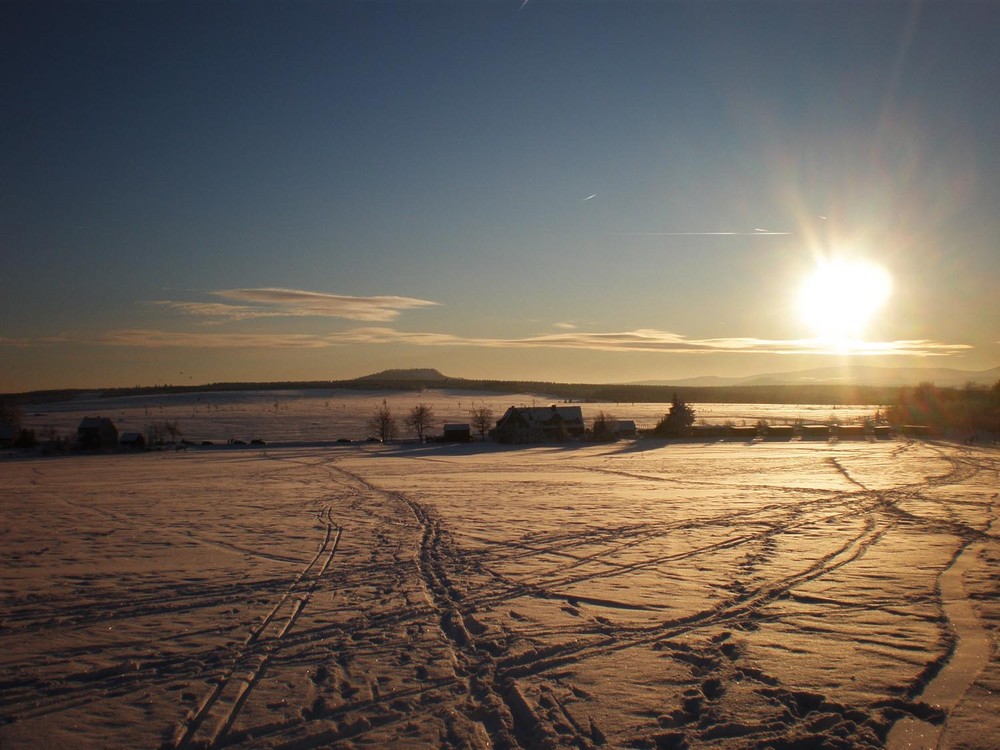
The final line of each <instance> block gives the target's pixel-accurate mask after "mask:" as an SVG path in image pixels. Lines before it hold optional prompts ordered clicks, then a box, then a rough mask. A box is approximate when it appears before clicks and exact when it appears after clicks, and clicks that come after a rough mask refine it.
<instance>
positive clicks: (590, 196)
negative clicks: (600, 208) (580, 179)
mask: <svg viewBox="0 0 1000 750" xmlns="http://www.w3.org/2000/svg"><path fill="white" fill-rule="evenodd" d="M596 197H597V193H594V194H593V195H588V196H587V197H586V198H584V199H583V200H582V201H580V203H586V202H587V201H589V200H590V199H591V198H596Z"/></svg>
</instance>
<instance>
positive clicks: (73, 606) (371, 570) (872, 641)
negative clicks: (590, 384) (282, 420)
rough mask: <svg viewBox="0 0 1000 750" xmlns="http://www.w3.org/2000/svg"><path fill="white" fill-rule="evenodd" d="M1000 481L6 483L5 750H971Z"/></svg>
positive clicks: (252, 466) (575, 450)
mask: <svg viewBox="0 0 1000 750" xmlns="http://www.w3.org/2000/svg"><path fill="white" fill-rule="evenodd" d="M331 408H333V407H332V406H331ZM278 414H279V415H280V409H279V410H278ZM998 471H1000V454H998V453H997V451H996V450H995V449H987V448H965V447H960V446H956V445H950V444H944V443H921V442H904V441H887V442H879V443H841V444H836V443H818V444H812V443H811V444H805V443H795V442H792V443H759V444H753V445H746V444H731V443H730V444H727V443H719V444H714V445H704V444H697V445H696V444H670V443H664V442H662V441H652V440H650V441H635V442H621V443H615V444H610V445H595V444H575V445H566V446H534V447H524V448H506V447H498V446H494V445H488V444H471V445H466V446H460V447H455V446H419V445H399V446H394V445H365V446H361V445H350V446H335V447H306V446H300V447H281V448H274V447H273V446H269V447H267V448H263V449H261V448H254V449H251V448H245V449H242V450H197V449H191V450H189V451H187V452H162V453H145V454H134V455H93V456H68V457H57V458H35V459H7V458H2V459H0V747H2V748H4V750H8V749H9V750H15V749H18V748H31V749H32V750H39V749H40V748H67V747H73V748H106V747H111V748H136V747H228V746H239V747H248V748H263V747H279V748H296V749H304V748H321V747H332V746H335V747H448V748H458V747H490V746H495V747H511V748H517V747H524V748H527V747H582V748H587V747H600V746H604V747H637V748H658V747H667V748H671V747H674V748H683V747H690V748H708V747H712V748H749V747H762V748H763V747H773V748H811V747H834V748H850V747H881V746H883V745H886V744H887V743H888V745H889V746H891V747H897V748H902V747H907V746H910V744H909V743H911V742H915V743H916V744H913V745H912V746H914V747H920V746H925V747H934V746H936V745H937V743H938V742H939V741H940V742H941V743H942V745H941V746H951V747H981V748H995V747H997V744H998V739H1000V693H998V690H1000V661H998V655H997V633H998V630H1000V600H998V593H1000V586H998V581H997V563H998V561H1000V543H998V539H997V528H996V527H995V519H996V514H997V490H998V484H1000V482H998ZM894 725H895V728H894ZM921 743H922V744H921Z"/></svg>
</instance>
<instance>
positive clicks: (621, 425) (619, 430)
mask: <svg viewBox="0 0 1000 750" xmlns="http://www.w3.org/2000/svg"><path fill="white" fill-rule="evenodd" d="M611 429H612V431H613V434H614V436H615V437H616V438H619V439H629V438H634V437H636V435H638V434H639V428H638V427H636V424H635V420H632V419H616V420H615V421H614V422H613V423H612V425H611Z"/></svg>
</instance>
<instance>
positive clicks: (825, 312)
mask: <svg viewBox="0 0 1000 750" xmlns="http://www.w3.org/2000/svg"><path fill="white" fill-rule="evenodd" d="M891 292H892V278H891V277H890V276H889V273H888V271H886V270H885V269H884V268H882V267H881V266H877V265H875V264H874V263H870V262H868V261H863V260H847V259H832V260H826V261H822V262H821V263H820V264H819V265H818V266H817V267H816V269H815V270H814V271H813V273H812V274H811V275H810V276H808V277H807V278H806V279H805V281H804V282H803V283H802V286H801V288H800V289H799V298H798V303H799V304H798V306H799V315H800V317H801V319H802V322H803V323H805V324H806V326H808V327H809V328H810V329H811V330H812V332H813V334H814V335H815V336H816V337H817V338H819V339H821V340H823V341H825V342H826V343H829V344H832V345H835V346H837V347H839V348H847V347H849V345H850V344H851V342H860V341H862V340H864V336H865V331H866V329H867V328H868V325H869V323H870V322H871V321H872V320H873V319H874V318H875V316H876V315H877V314H878V312H879V311H880V310H881V309H882V307H883V306H884V305H885V303H886V302H887V301H888V299H889V295H890V294H891Z"/></svg>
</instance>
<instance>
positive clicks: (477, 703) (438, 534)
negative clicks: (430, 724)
mask: <svg viewBox="0 0 1000 750" xmlns="http://www.w3.org/2000/svg"><path fill="white" fill-rule="evenodd" d="M334 468H335V470H336V471H338V472H340V473H342V474H344V475H345V476H347V477H349V478H350V479H352V480H354V481H356V482H358V483H360V484H361V485H363V486H364V487H365V488H366V489H368V490H369V491H370V492H372V493H376V494H378V495H380V496H382V497H386V498H389V499H391V500H393V501H395V502H397V503H400V504H402V505H403V506H404V507H406V508H408V509H409V510H410V512H411V513H412V514H413V517H414V519H415V520H416V522H417V524H418V527H419V530H420V548H419V550H418V552H417V557H416V564H417V571H418V573H419V575H420V578H421V580H422V581H423V585H424V588H425V590H426V592H427V599H428V603H429V604H430V606H431V607H432V610H433V611H434V612H435V616H436V618H437V621H438V625H439V628H440V632H441V635H442V638H443V639H444V640H445V641H446V642H447V644H448V650H449V653H450V654H451V658H452V660H453V664H454V666H455V673H456V677H457V679H458V680H459V681H460V682H461V683H463V691H462V692H463V694H464V695H465V696H467V697H466V698H465V700H464V704H463V705H462V706H461V708H462V714H463V715H461V716H454V717H452V718H451V719H450V720H449V721H448V722H447V726H448V735H449V742H450V743H451V744H453V745H457V746H465V745H468V744H472V745H476V744H477V743H478V742H482V741H485V742H486V744H488V745H492V746H495V747H499V748H518V747H522V748H527V747H549V746H555V745H557V744H566V742H567V740H569V742H570V743H571V744H574V745H577V746H580V747H586V746H587V744H588V743H589V741H590V740H589V736H587V735H584V734H580V732H579V731H578V730H579V724H578V723H577V722H575V721H574V722H573V723H572V724H571V725H570V726H572V727H573V729H572V730H571V731H570V734H571V735H573V736H572V737H567V732H566V731H565V729H564V730H563V731H562V732H557V731H556V730H555V729H554V727H553V726H552V723H551V721H549V720H548V718H547V717H546V716H545V715H544V714H543V713H542V712H541V711H539V710H538V708H537V707H536V706H535V705H533V703H532V701H531V700H530V699H529V698H528V697H527V696H525V694H524V692H523V691H522V689H521V687H520V686H519V685H518V684H517V681H516V679H514V678H513V677H512V676H510V675H508V674H503V673H501V672H500V671H499V670H498V669H497V657H498V656H499V655H500V654H502V653H503V652H504V651H505V650H506V644H505V643H504V642H503V640H502V639H499V640H498V639H497V638H495V637H494V638H491V637H490V635H491V634H490V633H489V632H488V629H487V628H486V626H484V625H483V624H482V623H481V622H480V621H479V620H478V619H477V618H476V614H475V613H476V607H475V605H474V603H473V602H474V601H475V597H470V598H466V596H465V595H464V593H463V592H461V591H460V590H459V588H458V586H459V585H460V584H458V583H456V581H454V580H452V579H453V578H454V577H455V576H456V574H458V573H460V572H461V571H462V570H463V568H465V567H466V565H468V564H469V560H467V559H466V557H465V556H462V555H461V554H460V553H459V552H457V551H456V550H455V549H453V548H452V545H451V544H450V542H449V541H448V540H447V538H446V533H445V532H444V531H443V529H442V525H441V522H440V521H439V520H438V519H437V518H436V517H435V516H434V514H433V513H432V511H431V510H430V509H429V508H427V507H426V506H424V505H423V504H421V503H418V502H417V501H415V500H413V499H412V498H409V497H407V496H406V495H404V494H403V493H400V492H394V491H389V490H385V489H382V488H380V487H378V486H376V485H374V484H372V483H371V482H369V481H368V480H366V479H365V478H364V477H362V476H360V475H358V474H356V473H354V472H351V471H348V470H346V469H343V468H340V467H334Z"/></svg>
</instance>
